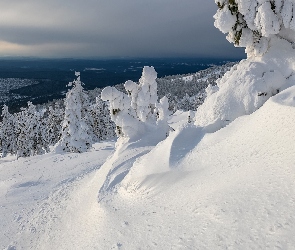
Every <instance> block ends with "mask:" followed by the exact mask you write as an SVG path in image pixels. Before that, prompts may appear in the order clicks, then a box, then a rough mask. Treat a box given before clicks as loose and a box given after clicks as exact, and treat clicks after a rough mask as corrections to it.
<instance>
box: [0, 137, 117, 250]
mask: <svg viewBox="0 0 295 250" xmlns="http://www.w3.org/2000/svg"><path fill="white" fill-rule="evenodd" d="M113 148H114V143H113V142H104V143H98V144H95V148H94V149H93V150H92V152H87V153H84V154H52V153H51V154H46V155H42V156H36V157H30V158H20V159H19V160H15V159H13V158H8V159H6V158H4V160H5V161H6V162H5V161H3V160H1V162H0V163H1V164H0V172H1V175H0V230H1V234H0V249H4V248H5V249H6V247H7V246H9V245H10V246H11V248H8V249H14V248H13V246H15V247H16V249H41V248H36V247H34V246H36V244H35V243H34V242H37V241H38V239H39V238H40V237H41V236H42V235H45V233H46V234H47V232H48V231H50V230H51V229H52V228H53V226H54V224H55V223H56V222H58V221H61V220H62V218H61V217H62V215H63V214H64V212H65V211H67V210H66V209H67V205H66V204H68V202H69V200H70V199H71V198H72V196H71V195H70V193H73V192H74V191H75V190H77V189H79V188H80V186H81V183H84V182H85V180H87V181H89V179H91V177H92V176H93V174H94V173H95V171H96V170H97V169H99V168H100V166H101V165H102V163H103V162H104V161H105V160H106V158H107V157H108V156H109V155H110V154H111V152H112V151H113ZM52 233H53V232H51V233H48V234H47V237H50V234H52Z"/></svg>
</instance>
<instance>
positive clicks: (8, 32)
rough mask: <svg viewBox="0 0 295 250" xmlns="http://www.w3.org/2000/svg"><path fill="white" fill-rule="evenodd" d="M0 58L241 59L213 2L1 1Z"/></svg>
mask: <svg viewBox="0 0 295 250" xmlns="http://www.w3.org/2000/svg"><path fill="white" fill-rule="evenodd" d="M0 9H1V15H0V56H1V57H3V56H34V57H51V58H60V57H74V58H87V57H215V58H216V57H223V58H241V57H245V52H244V49H243V48H235V47H234V45H233V44H230V43H229V42H228V41H227V40H226V38H225V35H224V34H222V33H221V32H220V31H219V30H217V29H216V28H215V27H214V19H213V15H214V14H215V12H216V10H217V6H216V5H215V2H214V0H148V1H146V0H62V1H61V0H42V1H40V0H1V2H0Z"/></svg>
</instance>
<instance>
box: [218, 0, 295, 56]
mask: <svg viewBox="0 0 295 250" xmlns="http://www.w3.org/2000/svg"><path fill="white" fill-rule="evenodd" d="M215 2H216V4H217V5H218V8H219V10H218V11H217V13H216V15H215V16H214V18H215V26H216V27H217V28H218V29H220V30H221V31H222V32H223V33H228V36H227V39H228V40H229V41H230V42H232V43H234V44H235V45H236V46H238V47H246V51H247V53H248V55H250V56H251V55H261V54H264V53H265V52H266V51H267V50H268V48H269V46H270V45H269V42H270V41H271V39H272V38H273V37H278V38H284V39H286V40H287V41H289V42H291V43H294V42H295V38H294V32H295V18H294V17H295V2H294V1H293V0H264V1H261V0H251V1H249V0H215Z"/></svg>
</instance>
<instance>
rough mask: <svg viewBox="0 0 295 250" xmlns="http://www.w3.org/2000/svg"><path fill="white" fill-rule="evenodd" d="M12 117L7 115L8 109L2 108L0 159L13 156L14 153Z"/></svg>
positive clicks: (14, 139) (14, 140)
mask: <svg viewBox="0 0 295 250" xmlns="http://www.w3.org/2000/svg"><path fill="white" fill-rule="evenodd" d="M14 127H15V124H14V116H13V115H12V114H10V113H9V111H8V107H7V106H6V105H4V106H3V109H2V124H1V130H0V143H1V145H0V146H1V151H2V157H5V156H7V154H15V152H16V145H15V144H16V134H15V128H14Z"/></svg>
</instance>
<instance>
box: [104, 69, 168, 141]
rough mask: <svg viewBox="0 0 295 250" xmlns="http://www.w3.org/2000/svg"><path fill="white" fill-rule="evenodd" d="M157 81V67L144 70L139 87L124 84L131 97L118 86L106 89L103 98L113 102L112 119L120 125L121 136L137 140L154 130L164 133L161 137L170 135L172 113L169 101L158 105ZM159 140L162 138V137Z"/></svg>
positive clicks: (118, 128) (111, 106)
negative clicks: (170, 113)
mask: <svg viewBox="0 0 295 250" xmlns="http://www.w3.org/2000/svg"><path fill="white" fill-rule="evenodd" d="M156 78H157V72H156V71H155V69H154V68H153V67H144V68H143V72H142V77H141V78H140V80H139V84H136V83H135V82H132V81H127V82H126V83H125V84H124V86H125V89H126V92H127V94H125V93H123V92H121V91H119V90H117V89H116V88H115V87H106V88H104V89H103V91H102V93H101V98H102V100H104V101H109V104H110V106H109V107H110V114H111V118H112V120H113V121H114V122H115V124H116V131H117V135H118V136H119V137H125V138H129V139H135V138H138V137H140V136H143V135H145V134H146V133H147V132H149V131H153V130H158V131H160V130H161V132H159V134H161V133H162V132H163V133H164V134H167V133H168V132H167V130H169V129H168V125H167V121H166V120H165V115H166V113H167V112H168V107H169V104H168V105H166V104H167V101H168V100H167V99H166V98H164V99H163V100H162V102H161V103H160V104H157V99H158V96H157V82H156ZM157 105H158V109H159V110H160V112H161V119H160V120H161V121H162V122H158V123H157V112H156V106H157ZM164 109H165V111H164ZM166 109H167V112H166ZM158 119H159V118H158ZM164 124H165V125H164ZM166 125H167V126H166ZM160 128H161V129H160ZM159 137H161V136H160V135H159Z"/></svg>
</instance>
